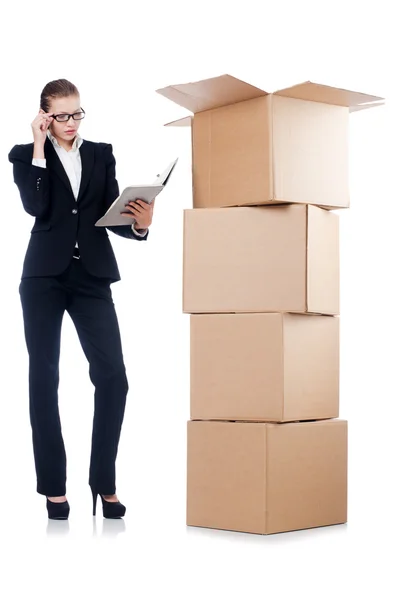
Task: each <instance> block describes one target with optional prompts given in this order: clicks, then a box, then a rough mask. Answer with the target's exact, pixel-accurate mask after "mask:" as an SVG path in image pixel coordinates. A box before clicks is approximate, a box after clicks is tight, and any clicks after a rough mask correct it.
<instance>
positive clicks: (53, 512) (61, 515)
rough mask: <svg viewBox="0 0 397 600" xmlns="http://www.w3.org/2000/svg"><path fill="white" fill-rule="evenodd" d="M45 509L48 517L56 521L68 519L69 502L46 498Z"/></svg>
mask: <svg viewBox="0 0 397 600" xmlns="http://www.w3.org/2000/svg"><path fill="white" fill-rule="evenodd" d="M47 511H48V518H49V519H56V520H57V521H61V520H65V519H68V517H69V512H70V506H69V502H68V501H67V500H66V501H65V502H51V500H49V499H48V498H47Z"/></svg>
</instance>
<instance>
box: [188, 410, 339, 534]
mask: <svg viewBox="0 0 397 600" xmlns="http://www.w3.org/2000/svg"><path fill="white" fill-rule="evenodd" d="M187 425H188V427H187V444H188V445H187V465H188V469H187V506H186V522H187V525H189V526H196V527H210V528H214V529H227V530H231V531H241V532H246V533H257V534H272V533H281V532H286V531H294V530H297V529H307V528H311V527H321V526H326V525H334V524H340V523H345V522H346V521H347V422H346V421H343V420H327V421H313V422H306V423H284V424H269V423H226V422H210V421H189V422H188V424H187Z"/></svg>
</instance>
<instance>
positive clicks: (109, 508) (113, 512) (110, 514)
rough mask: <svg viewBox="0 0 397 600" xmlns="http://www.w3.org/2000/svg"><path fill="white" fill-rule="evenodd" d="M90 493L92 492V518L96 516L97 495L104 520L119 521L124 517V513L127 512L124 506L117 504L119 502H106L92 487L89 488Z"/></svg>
mask: <svg viewBox="0 0 397 600" xmlns="http://www.w3.org/2000/svg"><path fill="white" fill-rule="evenodd" d="M90 487H91V486H90ZM91 491H92V514H93V515H94V516H95V515H96V501H97V497H98V495H99V496H100V498H101V500H102V512H103V516H104V517H105V519H120V518H121V517H124V515H125V511H126V510H127V509H126V507H125V506H124V504H121V502H119V501H117V502H108V501H107V500H105V498H104V497H103V496H102V494H100V493H99V492H97V491H96V490H94V488H92V487H91Z"/></svg>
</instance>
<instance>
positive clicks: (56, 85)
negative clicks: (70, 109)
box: [40, 79, 80, 112]
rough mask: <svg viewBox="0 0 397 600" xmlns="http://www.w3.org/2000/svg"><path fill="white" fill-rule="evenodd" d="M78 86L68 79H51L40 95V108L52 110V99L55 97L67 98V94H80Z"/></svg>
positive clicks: (47, 110)
mask: <svg viewBox="0 0 397 600" xmlns="http://www.w3.org/2000/svg"><path fill="white" fill-rule="evenodd" d="M79 95H80V94H79V90H78V89H77V87H76V86H75V85H74V84H73V83H71V82H70V81H68V80H67V79H56V80H55V81H50V82H49V83H47V85H46V86H45V87H44V88H43V91H42V92H41V96H40V108H41V109H42V110H44V111H45V112H49V110H50V101H51V100H52V99H53V98H66V97H67V96H79Z"/></svg>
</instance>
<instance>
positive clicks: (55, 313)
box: [8, 79, 154, 519]
mask: <svg viewBox="0 0 397 600" xmlns="http://www.w3.org/2000/svg"><path fill="white" fill-rule="evenodd" d="M84 117H85V111H84V109H83V108H82V107H81V104H80V94H79V91H78V89H77V88H76V86H75V85H73V84H72V83H71V82H69V81H67V80H65V79H59V80H56V81H51V82H49V83H48V84H47V85H46V86H45V87H44V89H43V91H42V93H41V98H40V111H39V113H38V114H37V116H36V117H35V119H34V120H33V122H32V123H31V127H32V132H33V142H32V143H29V144H18V145H16V146H14V147H13V148H12V150H11V151H10V153H9V155H8V158H9V160H10V162H11V163H12V164H13V175H14V182H15V184H16V185H17V187H18V189H19V194H20V197H21V200H22V204H23V208H24V209H25V211H26V212H27V213H28V214H29V215H31V216H33V217H35V222H34V225H33V228H32V230H31V235H30V240H29V244H28V247H27V251H26V255H25V259H24V264H23V269H22V276H21V282H20V287H19V293H20V298H21V305H22V313H23V320H24V331H25V339H26V346H27V351H28V354H29V412H30V423H31V427H32V442H33V455H34V461H35V469H36V477H37V492H38V493H39V494H42V495H45V496H46V505H47V511H48V517H49V518H50V519H67V518H68V517H69V511H70V506H69V502H68V500H67V498H66V453H65V447H64V442H63V437H62V432H61V423H60V416H59V408H58V384H59V356H60V340H61V326H62V319H63V316H64V313H65V311H67V312H68V313H69V315H70V316H71V318H72V320H73V323H74V325H75V327H76V330H77V333H78V336H79V340H80V343H81V346H82V348H83V351H84V353H85V356H86V357H87V360H88V363H89V375H90V378H91V381H92V383H93V385H94V386H95V397H94V418H93V430H92V445H91V459H90V469H89V477H88V483H89V485H90V487H91V491H92V496H93V514H94V515H95V514H96V501H97V496H98V494H99V495H100V498H101V500H102V508H103V516H104V517H105V518H120V517H123V516H124V514H125V511H126V507H125V506H124V505H123V504H122V503H121V502H120V501H119V500H118V497H117V495H116V468H115V462H116V456H117V451H118V444H119V438H120V432H121V427H122V422H123V418H124V409H125V403H126V397H127V392H128V380H127V375H126V369H125V365H124V360H123V353H122V346H121V340H120V331H119V326H118V320H117V315H116V312H115V307H114V303H113V300H112V292H111V289H110V285H111V284H112V283H114V282H116V281H119V280H120V273H119V270H118V266H117V262H116V258H115V255H114V252H113V249H112V246H111V243H110V240H109V236H108V233H107V231H106V229H105V228H103V227H95V222H96V221H97V220H98V219H99V218H100V217H101V216H102V215H103V214H104V213H105V211H106V210H107V209H108V208H109V207H110V205H111V204H112V202H113V201H114V200H115V199H116V197H117V196H118V195H119V186H118V182H117V179H116V172H115V169H116V161H115V158H114V155H113V148H112V145H111V144H108V143H103V142H92V141H88V140H83V139H82V138H81V136H80V135H79V133H78V130H79V127H80V125H81V121H82V119H83V118H84ZM153 207H154V202H153V203H152V204H151V205H147V204H146V203H145V202H143V201H141V200H137V201H135V202H131V203H130V204H129V205H128V206H127V207H126V213H125V217H126V225H122V226H118V227H108V229H109V230H111V231H112V232H113V233H115V234H117V235H120V236H122V237H125V238H128V239H131V240H137V241H145V240H147V238H148V235H149V230H148V228H149V226H150V225H151V223H152V217H153ZM134 219H135V221H134Z"/></svg>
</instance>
